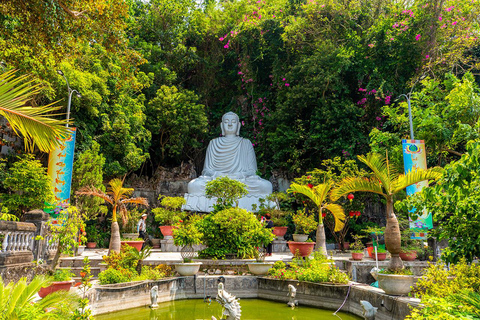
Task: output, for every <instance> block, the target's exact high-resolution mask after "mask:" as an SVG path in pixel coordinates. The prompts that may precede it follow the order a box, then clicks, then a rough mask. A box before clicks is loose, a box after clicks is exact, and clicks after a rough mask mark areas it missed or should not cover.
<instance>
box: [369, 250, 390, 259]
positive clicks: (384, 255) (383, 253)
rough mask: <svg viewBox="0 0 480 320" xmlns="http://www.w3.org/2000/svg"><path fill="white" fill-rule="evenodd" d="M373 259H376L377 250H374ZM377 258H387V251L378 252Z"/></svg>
mask: <svg viewBox="0 0 480 320" xmlns="http://www.w3.org/2000/svg"><path fill="white" fill-rule="evenodd" d="M372 259H373V260H375V251H374V252H373V258H372ZM377 259H378V261H383V260H385V259H387V253H386V252H377Z"/></svg>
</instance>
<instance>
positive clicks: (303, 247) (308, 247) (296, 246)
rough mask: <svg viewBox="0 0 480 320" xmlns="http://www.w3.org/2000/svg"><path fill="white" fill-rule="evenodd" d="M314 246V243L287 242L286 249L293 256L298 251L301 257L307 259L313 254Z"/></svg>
mask: <svg viewBox="0 0 480 320" xmlns="http://www.w3.org/2000/svg"><path fill="white" fill-rule="evenodd" d="M314 246H315V242H296V241H288V248H289V249H290V252H291V253H292V254H293V255H295V253H296V252H297V250H298V252H299V254H300V256H301V257H308V256H309V255H310V254H311V253H312V252H313V247H314Z"/></svg>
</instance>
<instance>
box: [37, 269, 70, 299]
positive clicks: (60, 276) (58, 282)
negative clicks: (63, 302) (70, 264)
mask: <svg viewBox="0 0 480 320" xmlns="http://www.w3.org/2000/svg"><path fill="white" fill-rule="evenodd" d="M74 276H75V275H74V274H73V273H72V272H71V271H70V269H69V268H65V269H56V270H55V271H54V272H53V275H52V282H51V283H50V284H49V285H48V286H47V287H42V288H41V289H40V291H38V295H39V296H40V298H45V297H46V296H48V295H49V294H50V293H52V292H56V291H59V290H63V291H70V288H71V287H72V283H73V282H72V277H74Z"/></svg>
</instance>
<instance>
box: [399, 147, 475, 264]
mask: <svg viewBox="0 0 480 320" xmlns="http://www.w3.org/2000/svg"><path fill="white" fill-rule="evenodd" d="M479 172H480V141H479V140H474V141H470V142H469V143H468V144H467V150H466V152H465V153H464V154H463V155H462V157H461V158H460V159H459V160H458V161H454V162H452V163H450V164H449V165H447V166H445V170H444V172H443V176H442V177H441V178H440V179H439V180H438V181H437V183H436V185H435V186H432V187H428V188H424V189H422V191H421V192H419V193H416V194H415V195H413V196H411V197H409V198H407V199H406V200H404V201H403V205H402V204H401V203H399V204H398V206H400V207H399V208H403V209H407V208H409V209H412V208H413V207H415V208H416V210H422V209H423V208H424V209H426V210H427V211H428V212H430V213H431V214H432V216H433V218H434V220H435V221H436V222H437V223H438V227H437V228H435V229H434V230H432V234H433V235H434V236H436V237H437V238H438V239H439V240H450V241H449V244H448V245H449V246H448V248H447V249H446V250H444V251H443V252H442V258H443V259H444V260H445V261H447V262H453V263H457V262H459V261H460V259H462V258H465V259H467V261H472V260H473V259H474V258H475V257H478V256H479V255H480V223H479V221H480V220H479V219H480V213H479V212H480V211H479V210H480V191H479V186H480V177H479V174H478V173H479ZM404 211H405V210H404ZM452 239H455V240H452Z"/></svg>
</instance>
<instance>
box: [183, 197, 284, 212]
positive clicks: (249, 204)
mask: <svg viewBox="0 0 480 320" xmlns="http://www.w3.org/2000/svg"><path fill="white" fill-rule="evenodd" d="M267 196H268V194H254V195H252V194H249V195H247V196H245V197H243V198H240V200H239V201H238V207H239V208H242V209H246V210H247V211H253V212H256V211H258V209H259V207H260V199H266V198H267ZM184 198H185V200H187V203H186V204H185V205H184V206H183V207H182V209H183V210H189V211H197V212H212V211H213V205H214V204H215V202H216V198H211V199H209V198H207V197H206V196H205V195H201V194H190V193H185V196H184ZM254 205H255V206H256V209H255V210H254V209H253V207H254ZM269 205H270V206H274V205H275V204H274V203H273V202H271V203H269Z"/></svg>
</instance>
